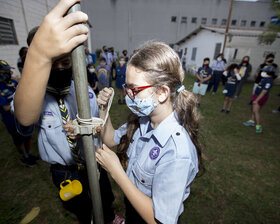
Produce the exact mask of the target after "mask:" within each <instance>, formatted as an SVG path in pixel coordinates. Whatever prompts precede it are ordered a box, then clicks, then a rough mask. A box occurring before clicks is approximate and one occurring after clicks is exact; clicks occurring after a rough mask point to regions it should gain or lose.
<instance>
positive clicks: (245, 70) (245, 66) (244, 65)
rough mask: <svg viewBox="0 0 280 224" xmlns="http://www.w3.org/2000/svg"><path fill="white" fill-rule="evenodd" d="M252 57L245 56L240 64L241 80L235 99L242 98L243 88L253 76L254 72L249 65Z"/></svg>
mask: <svg viewBox="0 0 280 224" xmlns="http://www.w3.org/2000/svg"><path fill="white" fill-rule="evenodd" d="M249 61H250V57H249V56H244V57H243V59H242V61H241V63H240V64H239V74H240V76H241V80H240V82H239V84H238V86H237V91H236V95H235V97H234V98H235V99H237V98H238V97H239V96H240V93H241V91H242V87H243V85H244V83H245V82H246V81H247V79H248V77H249V76H250V74H251V71H252V66H251V64H250V63H249Z"/></svg>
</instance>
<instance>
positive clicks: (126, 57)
mask: <svg viewBox="0 0 280 224" xmlns="http://www.w3.org/2000/svg"><path fill="white" fill-rule="evenodd" d="M122 54H123V56H124V58H125V62H126V63H127V62H128V60H129V57H128V55H127V50H123V51H122Z"/></svg>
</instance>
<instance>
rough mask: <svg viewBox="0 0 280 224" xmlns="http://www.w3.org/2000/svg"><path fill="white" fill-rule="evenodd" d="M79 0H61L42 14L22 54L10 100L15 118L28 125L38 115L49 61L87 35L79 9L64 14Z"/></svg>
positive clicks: (84, 16) (85, 19) (48, 69)
mask: <svg viewBox="0 0 280 224" xmlns="http://www.w3.org/2000/svg"><path fill="white" fill-rule="evenodd" d="M79 1H80V0H61V1H60V2H59V3H58V4H57V6H56V7H55V8H54V9H53V10H52V11H51V12H50V13H49V14H48V15H47V16H46V17H45V18H44V20H43V22H42V24H41V25H40V28H39V30H38V31H37V33H36V35H35V36H34V39H33V40H32V43H31V45H30V48H29V49H28V53H27V56H26V60H25V64H24V69H23V73H22V78H21V81H20V83H19V85H18V87H17V90H16V93H15V98H14V103H15V116H16V117H17V119H18V121H19V122H20V123H21V124H22V125H24V126H29V125H31V124H33V123H36V122H37V120H38V119H39V116H40V112H41V108H42V104H43V100H44V96H45V91H46V86H47V83H48V79H49V74H50V70H51V67H52V62H53V61H54V60H55V59H56V58H58V57H59V56H62V55H64V54H66V53H68V52H70V51H71V50H72V49H73V48H74V47H76V46H77V45H79V44H81V43H83V42H84V41H85V40H86V39H87V32H88V28H87V27H86V26H85V25H83V24H82V23H85V22H86V21H87V19H88V17H87V15H86V14H85V13H82V12H74V13H71V14H69V15H66V16H64V15H65V14H66V12H67V11H68V9H69V8H70V7H71V6H72V5H73V4H75V3H77V2H79Z"/></svg>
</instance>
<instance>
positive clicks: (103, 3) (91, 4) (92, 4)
mask: <svg viewBox="0 0 280 224" xmlns="http://www.w3.org/2000/svg"><path fill="white" fill-rule="evenodd" d="M269 2H270V1H259V2H239V1H235V2H234V6H233V11H232V19H236V20H237V24H238V25H237V27H238V26H240V22H241V20H247V25H246V27H248V28H249V27H250V22H251V21H252V20H254V21H256V22H257V25H256V27H257V28H259V23H260V22H261V21H265V22H266V23H268V22H269V20H270V17H271V16H273V15H275V12H274V11H272V9H271V8H270V4H269ZM229 5H230V0H90V1H89V0H85V1H83V2H82V6H83V10H84V11H86V12H87V13H88V15H89V18H90V21H91V23H92V25H93V29H92V31H91V32H92V47H93V49H97V48H101V47H102V46H103V45H108V46H114V47H115V49H117V50H119V51H121V50H123V49H128V50H129V53H131V52H132V51H133V50H134V49H135V48H137V47H138V46H139V44H141V43H143V42H144V41H147V40H151V39H157V40H162V41H165V42H167V43H175V42H177V41H178V40H180V39H182V38H183V37H185V36H186V35H187V34H189V33H190V32H191V31H193V30H194V29H196V28H197V27H198V26H199V25H200V24H201V19H202V18H204V17H205V18H207V24H206V25H211V20H212V18H217V19H218V23H217V25H220V24H221V21H222V19H227V14H228V9H229ZM172 16H176V17H177V22H175V23H172V22H171V17H172ZM182 17H187V23H181V18H182ZM192 17H197V23H196V24H194V23H191V19H192Z"/></svg>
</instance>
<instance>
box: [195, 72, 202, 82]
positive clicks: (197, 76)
mask: <svg viewBox="0 0 280 224" xmlns="http://www.w3.org/2000/svg"><path fill="white" fill-rule="evenodd" d="M195 76H196V78H198V80H199V81H200V82H201V81H202V79H201V78H200V76H199V75H198V73H196V74H195Z"/></svg>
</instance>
